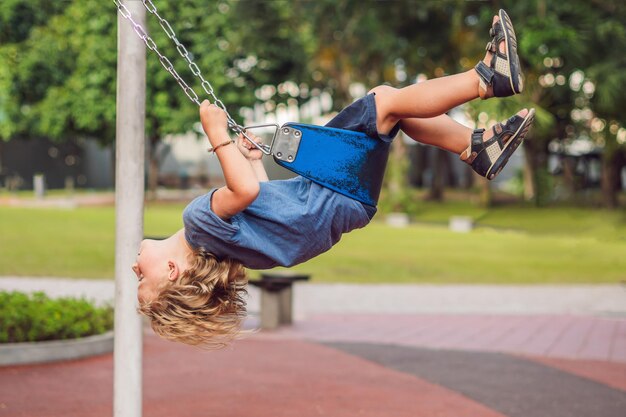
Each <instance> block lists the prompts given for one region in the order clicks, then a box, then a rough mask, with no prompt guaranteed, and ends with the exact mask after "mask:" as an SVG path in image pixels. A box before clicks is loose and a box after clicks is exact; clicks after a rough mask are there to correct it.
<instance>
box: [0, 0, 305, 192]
mask: <svg viewBox="0 0 626 417" xmlns="http://www.w3.org/2000/svg"><path fill="white" fill-rule="evenodd" d="M50 4H57V6H55V7H52V6H51V5H50ZM155 4H156V5H157V7H158V10H159V13H160V14H161V15H162V16H166V17H167V18H168V20H169V21H170V22H171V24H172V26H173V27H174V28H175V31H176V35H177V37H178V39H179V40H180V41H181V42H182V43H183V44H184V45H185V46H186V47H187V49H188V51H190V52H192V53H193V54H194V55H193V60H194V61H195V62H196V63H197V65H198V67H199V68H201V70H202V74H203V76H204V77H205V79H207V80H209V81H210V82H211V84H212V85H213V87H214V89H215V91H216V94H217V95H218V97H219V98H221V99H222V101H223V102H224V103H227V105H228V108H229V110H230V112H231V114H232V115H233V117H235V118H236V117H237V116H238V115H237V112H235V111H234V109H236V108H238V107H239V106H242V105H249V104H251V103H253V102H254V100H255V98H254V90H255V88H256V87H257V86H258V84H259V80H257V77H256V76H255V75H254V71H253V70H254V69H255V68H254V67H255V66H256V64H255V65H248V67H245V69H244V66H243V65H242V63H241V57H242V56H247V55H246V54H247V51H246V49H245V45H242V44H239V43H238V42H239V41H241V39H250V38H252V35H251V34H250V35H247V36H244V35H242V34H241V33H240V31H241V30H243V29H245V28H246V27H250V28H255V27H257V26H258V24H255V23H254V22H255V21H253V20H247V21H244V20H241V19H240V17H239V16H238V15H237V10H236V9H238V8H240V7H241V6H240V5H239V2H225V1H221V2H217V3H216V4H212V7H211V8H209V9H208V12H207V8H206V3H205V2H204V1H201V0H185V1H177V2H165V1H155ZM267 6H268V7H273V8H274V9H278V7H277V6H276V5H273V4H269V5H267ZM198 10H203V11H205V13H198ZM239 11H240V10H239ZM147 20H148V25H147V26H148V32H149V34H150V36H151V37H152V38H153V39H154V41H155V42H156V44H157V45H158V48H159V50H160V51H161V53H163V54H164V55H166V56H167V57H169V58H170V60H171V61H172V62H173V63H174V66H175V68H176V69H177V71H178V72H179V74H180V75H181V76H182V77H183V79H185V80H187V82H188V83H189V84H190V85H191V86H192V87H193V88H194V90H195V91H196V92H197V93H198V94H199V95H200V93H201V92H203V90H202V89H201V87H200V81H199V80H198V79H195V78H194V77H193V76H192V74H191V71H190V69H189V68H188V67H187V65H186V63H185V62H184V60H183V59H182V58H181V57H180V56H179V55H178V52H177V51H176V48H175V45H174V44H173V42H172V41H171V40H169V39H168V38H167V36H166V34H165V33H164V32H163V31H162V29H161V27H160V26H159V24H158V20H157V19H156V18H155V17H154V16H152V15H150V14H148V16H147ZM0 21H2V22H3V23H4V22H6V23H7V24H6V25H4V24H3V25H2V27H3V28H14V29H11V30H9V29H3V31H2V32H0V36H1V37H2V38H1V39H2V46H0V57H2V62H3V64H5V65H1V66H0V67H1V68H0V87H1V92H0V120H4V121H6V123H2V127H1V128H0V137H1V138H2V139H4V140H7V139H10V138H13V137H18V136H26V137H38V136H43V137H49V138H51V139H53V140H57V141H64V140H67V139H68V138H76V137H94V138H97V139H98V140H99V141H100V142H101V143H102V144H109V143H112V142H113V140H114V135H115V94H116V60H117V56H116V45H117V31H116V21H117V13H116V8H115V5H114V4H113V2H108V1H103V2H91V1H90V2H85V1H81V0H73V1H71V2H45V1H43V0H41V1H35V0H33V1H31V2H30V3H27V4H26V5H25V4H23V2H20V1H14V0H11V1H10V2H8V3H3V6H2V7H1V8H0ZM265 21H266V20H265V19H264V18H263V15H258V16H257V17H256V22H257V23H258V22H265ZM123 24H129V22H127V21H123ZM247 24H249V25H250V26H246V25H247ZM278 26H279V25H278ZM265 29H266V30H267V28H265ZM249 33H251V32H249ZM257 35H258V34H257ZM296 39H297V38H290V37H286V36H283V38H282V40H283V42H282V43H280V42H275V43H272V44H271V47H272V48H274V50H277V49H280V50H282V51H288V50H289V49H291V48H293V47H294V45H293V42H295V40H296ZM274 40H275V39H274ZM259 45H263V44H262V43H259ZM294 49H297V48H294ZM259 54H260V55H262V54H265V51H264V50H261V51H260V52H259ZM270 58H271V59H272V61H269V60H265V61H262V60H261V59H256V60H252V61H255V62H256V63H259V62H261V63H262V62H269V63H270V64H269V65H270V68H263V70H264V71H263V72H262V73H261V72H259V74H260V77H259V78H260V81H261V82H264V81H266V80H267V78H268V77H274V76H277V75H280V76H285V75H286V74H289V73H290V70H284V68H285V67H286V65H285V63H284V61H283V60H282V59H278V60H276V59H275V58H276V57H275V56H270ZM279 58H280V57H279ZM285 59H287V58H285ZM290 59H291V61H293V62H302V64H300V66H304V61H305V60H303V59H300V60H299V61H295V60H293V58H290ZM147 74H148V76H147V92H146V94H147V106H146V138H147V139H148V141H149V144H150V146H149V149H150V164H149V165H150V167H151V169H150V172H151V173H150V175H149V178H150V181H149V182H150V186H151V187H150V188H151V189H154V188H155V187H156V178H157V175H156V171H157V168H158V154H157V152H156V149H157V144H158V142H159V141H160V140H161V138H162V137H163V136H165V135H166V134H169V133H181V132H186V131H189V130H191V129H192V127H193V125H194V123H196V122H197V120H198V115H197V108H196V106H195V105H193V103H191V102H190V101H189V100H188V98H187V96H186V95H185V94H184V93H183V91H182V90H181V89H180V87H179V86H178V84H177V83H176V81H175V80H174V79H173V77H171V75H170V74H169V73H167V72H166V71H164V70H163V68H162V66H161V64H160V62H159V60H158V59H156V57H155V55H150V56H149V57H148V61H147ZM201 96H204V94H203V95H201Z"/></svg>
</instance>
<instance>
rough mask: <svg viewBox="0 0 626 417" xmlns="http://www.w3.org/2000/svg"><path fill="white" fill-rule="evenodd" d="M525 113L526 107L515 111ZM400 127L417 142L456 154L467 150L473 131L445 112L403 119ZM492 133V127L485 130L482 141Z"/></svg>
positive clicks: (520, 114) (524, 114) (526, 111)
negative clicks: (421, 117) (433, 115)
mask: <svg viewBox="0 0 626 417" xmlns="http://www.w3.org/2000/svg"><path fill="white" fill-rule="evenodd" d="M527 114H528V110H526V109H523V110H521V111H519V112H518V113H517V115H518V116H520V117H526V115H527ZM400 128H401V129H402V131H403V132H404V133H406V134H407V135H408V136H410V137H411V138H412V139H413V140H415V141H417V142H420V143H423V144H426V145H432V146H437V147H439V148H441V149H445V150H446V151H450V152H453V153H455V154H457V155H461V154H462V153H464V152H465V151H467V150H468V146H469V144H470V139H471V136H472V132H473V130H472V129H470V128H469V127H467V126H463V125H462V124H460V123H458V122H457V121H455V120H454V119H452V118H451V117H450V116H448V115H446V114H443V115H441V116H437V117H431V118H429V119H417V118H413V119H404V120H402V121H401V122H400ZM493 135H494V132H493V129H487V130H485V132H484V133H483V141H487V140H489V139H491V138H492V137H493ZM505 143H506V141H505ZM461 156H462V157H463V156H465V155H461ZM462 159H465V158H462Z"/></svg>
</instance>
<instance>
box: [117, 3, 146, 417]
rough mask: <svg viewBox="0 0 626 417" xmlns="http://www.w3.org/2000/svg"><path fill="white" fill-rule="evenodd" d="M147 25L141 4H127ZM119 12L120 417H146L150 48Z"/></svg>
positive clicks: (118, 380)
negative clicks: (141, 295) (141, 257)
mask: <svg viewBox="0 0 626 417" xmlns="http://www.w3.org/2000/svg"><path fill="white" fill-rule="evenodd" d="M125 5H126V7H127V8H128V10H129V11H130V12H131V13H132V14H133V16H135V18H136V19H137V21H138V22H141V23H142V24H143V23H144V22H145V9H144V7H143V5H142V2H141V1H126V2H125ZM123 20H124V18H123V17H122V16H121V14H120V13H119V11H118V18H117V30H118V32H117V33H118V44H117V51H118V53H117V103H116V107H117V116H116V143H115V342H114V355H113V365H114V377H113V415H114V417H141V414H142V347H143V346H142V330H141V327H142V325H141V317H140V315H139V314H138V313H137V281H136V279H133V277H134V274H132V272H131V265H132V264H133V262H134V260H135V256H136V253H137V248H138V247H139V243H140V242H141V239H142V237H143V201H144V158H145V154H144V147H145V107H146V48H145V44H144V43H143V42H142V40H141V39H139V38H138V37H137V36H136V35H135V34H134V33H132V32H134V29H133V27H132V26H131V25H128V24H127V23H126V22H125V21H123Z"/></svg>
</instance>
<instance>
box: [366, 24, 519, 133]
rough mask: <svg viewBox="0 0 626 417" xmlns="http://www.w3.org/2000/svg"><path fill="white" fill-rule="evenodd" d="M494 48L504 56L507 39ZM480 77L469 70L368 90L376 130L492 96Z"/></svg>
mask: <svg viewBox="0 0 626 417" xmlns="http://www.w3.org/2000/svg"><path fill="white" fill-rule="evenodd" d="M499 21H500V17H499V16H494V18H493V21H492V25H493V26H494V27H495V25H496V24H498V22H499ZM511 29H512V28H511ZM494 39H495V38H494ZM498 39H499V38H498ZM497 48H498V51H499V52H500V55H505V53H506V51H507V43H506V39H504V38H502V39H500V40H499V42H498V45H497ZM494 54H495V48H491V49H488V50H487V52H486V53H485V57H484V58H483V61H482V62H483V63H484V64H485V66H486V67H490V66H491V62H492V60H493V59H494ZM499 59H500V58H499ZM480 80H481V79H480V76H479V75H478V72H477V70H476V69H471V70H469V71H466V72H463V73H460V74H454V75H449V76H446V77H440V78H434V79H430V80H427V81H424V82H421V83H418V84H413V85H410V86H408V87H404V88H401V89H396V88H393V87H389V86H384V85H383V86H378V87H376V88H374V89H372V90H371V91H370V92H372V93H375V94H376V97H375V100H376V123H377V126H378V131H379V132H380V133H383V134H386V133H388V132H389V131H390V130H391V129H392V128H393V126H395V125H396V123H398V122H399V121H400V120H402V119H408V118H433V117H437V116H440V115H442V114H444V113H446V112H448V111H449V110H450V109H452V108H454V107H457V106H459V105H461V104H463V103H467V102H468V101H471V100H474V99H476V98H478V97H481V98H483V99H485V98H490V97H493V95H494V94H493V88H492V87H491V86H487V87H485V86H484V85H482V86H481V81H480ZM485 88H486V89H485Z"/></svg>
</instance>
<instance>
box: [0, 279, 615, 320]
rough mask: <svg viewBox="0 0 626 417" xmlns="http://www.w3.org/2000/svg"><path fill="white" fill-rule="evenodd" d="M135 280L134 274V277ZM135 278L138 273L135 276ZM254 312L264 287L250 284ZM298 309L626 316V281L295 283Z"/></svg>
mask: <svg viewBox="0 0 626 417" xmlns="http://www.w3.org/2000/svg"><path fill="white" fill-rule="evenodd" d="M129 279H130V278H129ZM133 279H134V278H133ZM0 289H9V290H10V289H17V290H21V291H45V292H46V293H48V294H50V295H52V296H63V295H70V296H84V297H87V298H89V299H92V300H96V301H100V302H104V301H111V300H113V296H114V282H113V281H111V280H84V279H60V278H24V277H19V278H18V277H0ZM249 292H250V298H249V302H248V306H249V311H250V312H253V313H254V312H258V311H259V300H260V296H259V291H258V289H257V288H255V287H250V288H249ZM294 299H295V305H294V307H295V308H294V314H295V317H296V318H299V319H305V318H306V317H308V316H309V315H314V314H329V313H330V314H334V313H338V314H344V313H360V314H361V313H365V314H367V313H393V314H398V313H401V314H433V313H450V314H581V315H612V316H615V315H617V316H625V317H626V286H623V285H567V286H555V285H533V286H519V285H516V286H513V285H512V286H503V285H441V286H437V285H386V284H374V285H367V284H317V283H315V284H312V283H304V284H296V285H295V287H294Z"/></svg>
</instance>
